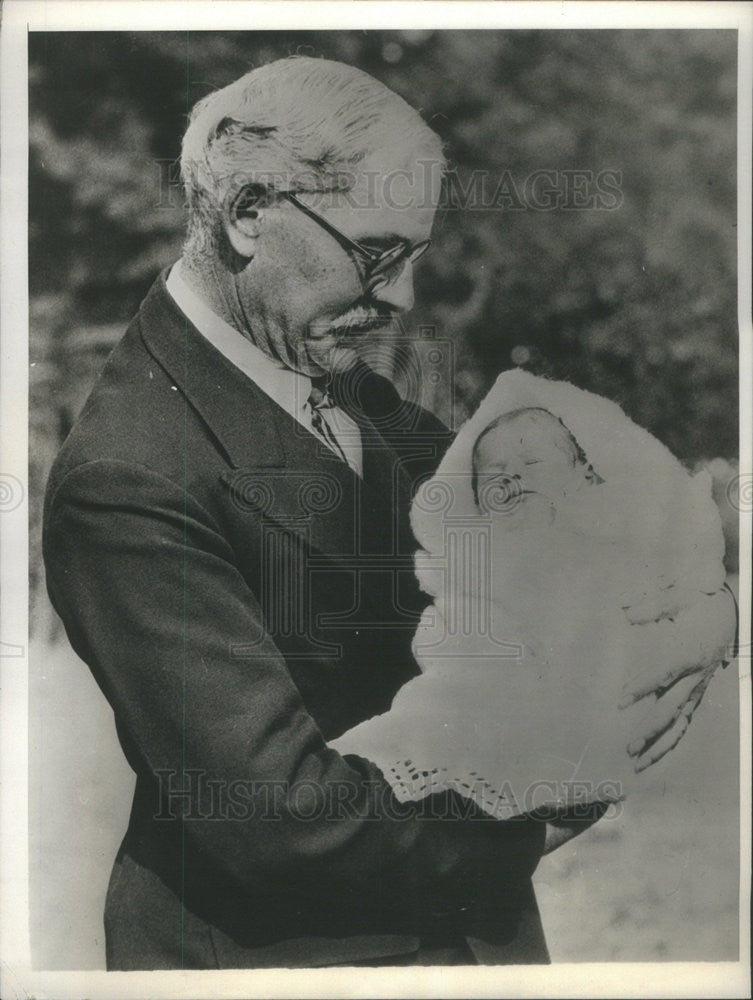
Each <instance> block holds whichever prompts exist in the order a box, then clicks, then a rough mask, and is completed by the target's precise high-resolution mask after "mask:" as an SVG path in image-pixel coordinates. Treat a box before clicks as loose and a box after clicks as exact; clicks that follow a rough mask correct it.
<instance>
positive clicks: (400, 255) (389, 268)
mask: <svg viewBox="0 0 753 1000" xmlns="http://www.w3.org/2000/svg"><path fill="white" fill-rule="evenodd" d="M280 194H281V195H283V197H285V198H287V200H288V201H289V202H291V203H292V204H293V205H295V207H296V208H299V209H300V210H301V211H302V212H303V213H305V214H306V215H308V217H309V218H310V219H313V220H314V221H315V222H318V223H319V225H320V226H321V227H322V229H325V230H326V231H327V232H328V233H329V234H330V236H334V238H335V239H336V240H337V241H338V243H340V245H341V246H343V247H344V248H345V249H346V250H352V251H353V252H354V253H356V254H358V256H359V257H360V259H361V262H362V264H363V270H364V274H363V279H362V280H363V284H364V288H365V290H366V291H373V290H374V289H375V288H376V287H377V285H380V284H381V283H383V282H384V283H386V282H389V281H390V280H391V279H392V278H394V277H396V276H397V274H398V273H399V270H401V269H402V267H403V265H404V264H405V262H406V261H410V262H411V263H414V262H415V261H417V260H418V258H419V257H422V256H423V255H424V254H425V253H426V251H427V250H428V249H429V247H430V246H431V240H421V242H420V243H413V244H411V243H406V242H401V243H396V244H395V246H392V247H388V248H387V250H382V251H379V250H371V249H370V248H369V247H366V246H364V245H363V244H362V243H358V242H357V241H356V240H352V239H351V238H350V236H346V235H345V233H342V232H340V230H339V229H337V228H336V227H335V226H333V225H332V223H331V222H328V221H327V220H326V219H325V218H324V216H322V215H320V214H319V213H318V212H315V211H314V209H313V208H309V206H308V205H307V204H305V202H302V201H301V199H300V198H298V197H296V195H294V194H292V192H290V191H281V192H280Z"/></svg>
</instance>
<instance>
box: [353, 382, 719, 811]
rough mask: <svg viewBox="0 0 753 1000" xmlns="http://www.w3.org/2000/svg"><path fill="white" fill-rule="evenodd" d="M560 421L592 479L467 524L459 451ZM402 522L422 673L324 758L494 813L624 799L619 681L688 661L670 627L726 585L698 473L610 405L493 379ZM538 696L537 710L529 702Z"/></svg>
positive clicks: (696, 636)
mask: <svg viewBox="0 0 753 1000" xmlns="http://www.w3.org/2000/svg"><path fill="white" fill-rule="evenodd" d="M521 407H543V408H544V409H547V410H549V411H550V412H551V413H552V414H554V415H555V416H557V417H560V418H561V419H562V421H563V422H564V423H565V425H566V426H567V427H568V428H569V430H570V431H571V432H572V434H573V435H574V437H575V439H576V440H577V441H578V443H579V444H580V446H581V447H582V448H583V449H584V451H585V453H586V455H587V457H588V460H589V462H590V463H591V464H592V465H593V467H594V469H595V470H596V472H597V473H598V475H599V476H600V477H601V478H602V479H603V480H604V482H603V483H601V484H599V485H592V486H588V487H587V488H585V489H584V490H582V491H581V492H580V493H578V494H576V495H575V496H573V497H571V498H570V499H568V500H565V501H562V502H561V503H558V505H557V510H556V514H555V516H554V520H552V519H551V510H550V508H547V510H546V512H545V511H543V510H542V511H539V510H537V508H536V504H535V501H534V502H533V503H532V504H529V505H528V506H526V508H525V509H523V508H522V507H521V508H519V509H517V510H516V509H514V508H511V509H510V510H508V511H498V512H496V513H491V514H489V513H481V512H479V510H478V509H477V506H476V502H475V499H474V496H473V491H472V486H471V451H472V448H473V444H474V442H475V440H476V438H477V437H478V435H479V433H480V432H481V431H482V430H483V429H484V428H485V427H487V426H488V424H489V423H490V422H491V421H492V420H493V419H494V418H495V417H497V416H499V415H501V414H503V413H508V412H511V411H513V410H516V409H519V408H521ZM411 521H412V525H413V530H414V533H415V535H416V538H417V541H418V542H419V544H420V545H421V546H422V548H421V549H420V550H419V551H418V553H417V555H416V573H417V575H418V579H419V581H420V583H421V585H422V587H423V589H424V590H425V591H426V592H427V593H428V594H429V595H430V596H431V597H432V599H433V604H432V605H430V606H429V607H428V608H427V610H426V612H425V613H424V616H423V618H422V621H421V624H420V625H419V628H418V630H417V632H416V636H415V639H414V647H413V648H414V654H415V656H416V659H417V662H418V663H419V666H420V667H421V669H422V674H421V676H419V677H417V678H415V679H414V680H413V681H411V682H409V683H408V684H407V685H405V686H404V687H403V688H402V689H401V690H400V691H399V692H398V694H397V696H396V698H395V700H394V702H393V705H392V708H391V709H390V711H389V712H387V713H386V714H384V715H382V716H377V717H375V718H373V719H371V720H368V721H367V722H365V723H362V724H361V725H359V726H357V727H356V728H354V729H352V730H351V731H350V732H348V733H346V734H344V735H343V736H342V737H340V739H339V740H337V741H336V742H335V743H334V744H333V746H334V748H335V749H337V750H338V751H339V752H340V753H343V754H346V753H354V754H358V755H360V756H363V757H367V758H368V759H370V760H372V761H374V762H375V763H376V764H377V765H378V766H379V767H380V768H381V769H382V771H383V772H384V774H385V776H386V777H387V779H388V780H389V781H390V783H391V784H392V787H393V789H394V791H395V794H396V795H397V797H398V798H399V799H400V800H401V801H405V800H408V799H420V798H423V797H424V796H426V795H428V794H430V793H431V792H435V791H440V790H442V789H446V788H453V789H456V790H457V791H459V792H461V793H462V794H463V795H465V796H467V797H469V798H471V799H473V800H474V801H476V802H477V803H478V804H479V805H480V806H481V807H482V808H483V809H485V810H486V811H487V812H490V813H491V814H493V815H495V816H497V817H499V818H509V817H512V816H515V815H519V814H521V813H524V812H530V811H531V810H532V809H534V808H538V807H540V806H544V805H552V804H558V805H572V804H576V803H578V802H585V801H589V802H591V801H611V800H615V799H619V798H621V797H623V796H624V795H625V794H626V793H627V791H628V790H629V789H630V788H631V786H632V784H633V767H632V763H631V761H630V758H629V757H628V755H627V753H626V746H627V743H628V742H629V739H630V734H631V728H632V726H634V724H635V721H636V714H637V709H631V710H629V711H618V709H617V703H618V701H619V698H620V693H621V690H622V687H623V685H624V684H625V682H626V681H627V680H629V678H630V676H631V675H632V674H635V673H637V672H638V671H639V670H641V669H643V668H645V667H646V666H647V665H648V664H650V663H656V664H657V665H661V664H662V663H670V662H674V661H675V660H676V659H677V657H678V655H679V654H680V653H682V654H683V655H687V657H688V658H689V662H697V661H698V660H699V659H700V655H701V651H702V648H701V647H702V645H703V642H704V633H703V628H702V626H700V625H699V627H698V628H695V629H694V628H693V625H692V623H691V624H690V625H688V624H683V625H682V627H680V625H679V624H677V623H675V622H674V621H673V618H674V616H675V614H676V613H677V612H678V611H680V610H682V609H683V608H685V607H688V606H691V605H692V604H694V603H695V602H696V601H698V599H699V597H700V595H701V594H702V593H714V592H715V591H717V590H718V589H719V588H720V587H721V586H722V585H723V583H724V567H723V562H722V558H723V553H724V542H723V537H722V531H721V522H720V518H719V514H718V511H717V509H716V506H715V504H714V502H713V500H712V497H711V480H710V477H709V476H708V474H706V473H703V472H702V473H699V474H698V475H696V476H694V477H691V476H690V475H688V473H687V472H686V471H685V470H684V469H683V467H682V466H681V465H680V463H679V462H678V461H677V460H676V459H675V458H674V457H673V456H672V455H671V453H670V452H669V451H668V450H667V449H666V448H665V447H664V446H663V445H662V444H660V442H658V441H657V440H656V439H655V438H653V437H652V436H651V435H650V434H649V433H648V432H647V431H645V430H643V429H642V428H640V427H638V426H636V425H635V424H634V423H632V421H630V420H629V419H628V417H627V416H626V415H625V414H624V413H623V412H622V410H621V409H620V408H619V407H618V406H617V405H616V404H614V403H612V402H610V401H609V400H606V399H604V398H602V397H599V396H596V395H593V394H592V393H587V392H584V391H583V390H580V389H577V388H576V387H575V386H572V385H570V384H568V383H564V382H553V381H548V380H546V379H542V378H537V377H534V376H532V375H530V374H528V373H526V372H523V371H520V370H515V371H511V372H506V373H504V374H502V375H500V377H499V378H498V380H497V382H496V383H495V385H494V386H493V387H492V389H491V391H490V392H489V394H488V395H487V397H486V399H485V400H484V401H483V403H482V404H481V406H480V407H479V409H478V410H477V412H476V413H475V414H474V416H473V417H472V418H471V419H470V420H469V421H468V422H467V423H466V424H465V426H464V427H463V428H462V429H461V431H460V432H459V434H458V436H457V438H456V439H455V441H454V442H453V444H452V446H451V448H450V449H449V451H448V452H447V455H446V456H445V458H444V460H443V462H442V463H441V465H440V467H439V469H438V471H437V473H436V475H435V476H434V477H433V478H432V479H431V480H430V481H429V482H428V483H426V484H425V485H424V487H423V488H422V489H421V490H420V491H419V493H418V495H417V496H416V499H415V501H414V504H413V509H412V512H411ZM544 688H545V689H546V697H542V691H543V690H544Z"/></svg>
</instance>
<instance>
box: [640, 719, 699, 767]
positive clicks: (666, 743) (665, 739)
mask: <svg viewBox="0 0 753 1000" xmlns="http://www.w3.org/2000/svg"><path fill="white" fill-rule="evenodd" d="M691 714H692V713H691ZM689 725H690V716H689V715H686V713H685V712H681V713H680V715H679V716H678V717H677V718H676V719H675V721H674V722H673V724H672V725H671V726H670V728H669V729H668V730H667V731H666V732H665V733H664V735H663V736H661V737H660V738H659V739H658V740H656V742H655V743H652V745H651V746H650V747H649V749H648V750H647V751H646V752H645V753H644V754H642V755H641V756H640V757H639V758H638V760H637V761H636V762H635V765H634V769H635V771H636V773H639V772H640V771H645V770H646V768H647V767H651V765H652V764H655V763H656V762H657V761H658V760H661V758H662V757H663V756H664V755H665V754H668V753H669V751H670V750H673V749H674V748H675V747H676V746H677V744H678V743H679V742H680V740H681V739H682V738H683V736H684V735H685V733H686V731H687V728H688V726H689Z"/></svg>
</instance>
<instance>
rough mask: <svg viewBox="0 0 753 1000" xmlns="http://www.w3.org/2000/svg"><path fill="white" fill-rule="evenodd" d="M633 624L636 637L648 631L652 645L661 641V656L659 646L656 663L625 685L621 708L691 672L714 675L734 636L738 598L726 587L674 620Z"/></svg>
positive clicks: (661, 689) (658, 691)
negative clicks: (733, 597) (735, 607)
mask: <svg viewBox="0 0 753 1000" xmlns="http://www.w3.org/2000/svg"><path fill="white" fill-rule="evenodd" d="M632 627H633V628H635V629H636V630H637V631H636V639H638V640H640V636H641V635H642V634H645V636H646V639H647V641H648V642H649V645H652V644H653V645H656V644H658V646H657V648H658V649H659V655H658V657H657V655H656V649H655V650H654V654H653V655H652V657H651V662H652V666H651V667H648V668H646V669H645V670H642V671H641V672H640V673H639V674H638V675H637V677H634V678H633V679H632V680H630V681H628V683H627V684H626V685H625V687H624V688H623V697H622V698H621V700H620V705H619V707H620V708H628V707H629V706H630V705H633V704H635V702H637V701H640V700H641V699H642V698H645V697H646V696H647V695H649V694H651V693H654V692H656V693H661V692H662V691H664V690H665V689H667V688H669V687H671V686H672V685H673V684H675V683H676V682H677V681H678V680H679V679H681V678H683V677H685V676H687V675H690V674H696V675H699V679H700V675H703V674H707V673H708V674H712V673H713V672H714V670H715V669H716V667H717V666H718V665H719V662H720V661H721V660H722V659H724V655H725V653H726V652H727V651H728V649H729V646H730V643H731V641H732V636H733V635H734V627H735V609H734V600H733V599H732V598H731V597H730V595H729V593H728V592H727V591H725V590H722V591H719V592H718V593H716V594H713V595H710V596H705V597H703V598H702V599H701V600H699V601H698V602H697V603H696V604H694V605H692V606H690V607H688V608H686V609H684V610H683V611H682V612H681V613H680V614H679V615H678V616H677V617H676V618H675V621H674V623H669V622H663V623H661V625H634V626H632ZM643 629H645V630H646V632H645V633H643V632H642V630H643ZM664 647H666V648H664ZM657 662H658V663H663V664H666V666H664V667H662V668H660V669H657V668H656V667H655V666H653V664H654V663H657Z"/></svg>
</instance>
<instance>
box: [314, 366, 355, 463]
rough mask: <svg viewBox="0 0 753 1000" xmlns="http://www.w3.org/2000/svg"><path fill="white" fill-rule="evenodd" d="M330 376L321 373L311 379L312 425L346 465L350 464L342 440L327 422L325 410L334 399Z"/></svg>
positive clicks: (329, 407) (330, 405)
mask: <svg viewBox="0 0 753 1000" xmlns="http://www.w3.org/2000/svg"><path fill="white" fill-rule="evenodd" d="M328 388H329V376H327V375H320V376H318V377H316V378H312V379H311V392H310V393H309V398H308V403H309V406H310V407H311V426H312V428H313V430H314V431H315V433H316V434H318V436H319V437H320V438H321V439H322V440H323V441H324V443H325V444H326V445H327V446H328V447H329V448H330V449H331V450H332V451H334V453H335V454H336V455H338V456H339V457H340V458H341V459H342V460H343V462H345V464H346V465H349V464H350V463H349V462H348V459H347V456H346V454H345V452H344V451H343V449H342V447H341V446H340V442H339V441H338V440H337V438H336V437H335V434H334V432H333V431H332V428H331V427H330V425H329V424H328V423H327V416H326V413H325V411H326V410H328V409H331V407H332V405H333V404H332V401H331V400H330V398H329V392H328Z"/></svg>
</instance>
